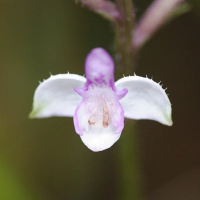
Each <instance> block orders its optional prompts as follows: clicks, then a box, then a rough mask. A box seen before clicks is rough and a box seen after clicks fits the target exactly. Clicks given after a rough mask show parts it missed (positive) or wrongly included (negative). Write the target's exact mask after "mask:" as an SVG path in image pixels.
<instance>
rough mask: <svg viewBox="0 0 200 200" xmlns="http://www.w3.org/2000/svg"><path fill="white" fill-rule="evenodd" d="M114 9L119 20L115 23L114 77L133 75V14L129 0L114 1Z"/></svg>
mask: <svg viewBox="0 0 200 200" xmlns="http://www.w3.org/2000/svg"><path fill="white" fill-rule="evenodd" d="M116 7H117V9H118V11H119V13H120V16H121V19H118V20H117V23H116V35H115V60H116V68H117V70H116V71H117V73H116V77H117V78H121V76H122V73H123V74H124V75H130V74H133V71H134V68H133V59H134V52H133V48H132V44H131V43H132V32H133V28H134V21H135V14H134V8H133V4H132V1H131V0H116Z"/></svg>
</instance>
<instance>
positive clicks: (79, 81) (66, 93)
mask: <svg viewBox="0 0 200 200" xmlns="http://www.w3.org/2000/svg"><path fill="white" fill-rule="evenodd" d="M85 82H86V79H85V78H84V77H82V76H79V75H76V74H59V75H55V76H51V77H50V78H48V79H47V80H45V81H43V82H42V83H40V85H39V86H38V87H37V89H36V91H35V94H34V98H33V110H32V112H31V113H30V115H29V116H30V117H31V118H34V117H37V118H42V117H51V116H73V115H74V112H75V110H76V108H77V106H78V105H79V104H80V102H81V99H82V97H80V96H79V95H78V94H77V93H76V92H75V91H74V88H75V87H83V86H84V83H85Z"/></svg>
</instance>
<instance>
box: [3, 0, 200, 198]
mask: <svg viewBox="0 0 200 200" xmlns="http://www.w3.org/2000/svg"><path fill="white" fill-rule="evenodd" d="M145 2H146V3H145V4H143V2H142V1H139V0H137V1H136V2H135V5H136V10H137V13H138V15H139V16H140V15H141V13H142V12H143V10H144V8H146V7H147V6H148V5H149V4H150V1H145ZM196 5H199V1H196ZM197 7H198V6H196V7H195V11H196V12H195V13H196V14H194V11H193V10H192V11H191V12H189V13H187V14H184V15H182V16H181V17H179V18H176V19H175V20H174V21H172V22H171V23H170V24H168V25H167V26H165V27H163V28H162V30H161V31H159V32H158V33H157V34H156V35H155V36H154V37H153V38H152V40H150V41H149V42H148V43H147V44H146V46H145V47H144V49H143V50H142V51H141V54H140V55H139V58H138V59H139V60H138V62H137V63H138V66H137V69H136V74H138V75H141V76H146V74H147V75H148V76H149V77H151V76H153V78H154V80H155V81H158V82H159V81H161V80H162V82H163V84H164V87H168V88H169V89H168V90H167V93H169V95H170V96H169V97H170V100H171V102H172V105H173V121H174V125H173V127H172V128H168V127H164V126H161V125H160V124H157V123H156V122H148V121H147V122H143V121H141V122H140V123H139V134H138V137H139V142H140V143H139V146H140V150H141V154H140V156H141V157H140V160H141V163H142V164H143V165H142V166H143V172H144V175H143V177H144V186H145V191H146V193H145V194H146V196H148V197H149V198H150V197H151V198H152V199H153V200H155V199H156V198H155V196H153V192H155V191H159V186H160V185H163V188H164V186H165V183H166V182H168V183H170V182H171V181H172V180H173V179H174V178H175V177H177V176H181V175H182V174H183V173H185V172H187V171H190V170H192V169H193V168H198V167H199V166H200V161H199V151H200V149H199V142H200V136H199V128H200V127H199V123H198V119H199V113H200V106H199V86H200V85H199V84H200V83H199V69H200V68H199V65H200V61H199V49H200V37H199V35H200V22H199V20H200V19H199V16H198V13H199V11H198V12H197ZM112 35H113V30H112V26H111V25H110V24H109V23H108V22H107V21H106V20H104V19H101V18H100V16H98V15H95V14H93V13H92V12H90V11H88V10H87V9H84V8H82V7H80V6H78V5H76V4H75V3H73V1H67V0H58V1H48V0H40V1H39V0H34V1H33V0H32V1H24V0H16V1H14V0H8V1H6V0H1V1H0V72H1V73H0V91H1V92H0V155H2V156H1V157H0V163H2V164H0V175H1V176H2V178H1V179H0V186H1V188H0V199H2V200H4V199H5V200H13V199H20V200H22V199H27V200H29V199H30V200H32V199H37V200H38V199H40V198H41V200H46V199H48V200H63V199H75V200H76V199H78V200H79V199H81V200H88V199H96V200H101V199H104V200H110V199H117V194H118V191H120V188H119V187H118V185H119V184H118V182H117V181H118V180H119V179H118V178H119V174H120V167H119V164H120V163H118V161H117V156H118V155H119V150H118V147H119V146H120V145H123V144H122V142H123V139H122V140H119V142H118V143H117V144H116V145H114V146H113V147H112V148H111V149H108V150H107V151H104V152H100V153H93V152H91V151H89V150H88V149H87V148H86V147H85V146H84V145H83V144H82V142H81V140H80V139H79V136H78V135H77V134H76V133H75V131H74V127H73V120H72V119H71V118H50V119H41V120H30V119H28V113H29V112H30V111H31V103H32V98H33V93H34V91H35V88H36V87H37V85H38V81H39V80H40V81H41V80H43V78H48V77H49V72H51V73H52V74H59V73H67V72H68V71H69V72H70V73H76V74H80V75H83V74H84V68H83V66H84V60H85V56H86V55H87V54H88V52H89V51H90V50H91V49H92V48H94V47H98V46H101V47H103V48H105V49H107V50H108V51H109V52H112V50H113V44H112V42H113V38H112ZM122 76H123V75H122ZM132 132H133V130H130V134H132ZM124 137H129V136H128V135H123V133H122V138H124ZM7 166H8V167H7ZM126 176H128V172H127V174H126ZM188 179H189V178H188ZM6 181H7V182H6ZM182 182H183V181H182ZM187 183H189V182H187V181H186V184H185V185H186V186H185V187H182V189H180V190H177V191H175V192H176V194H178V193H181V192H183V191H184V192H186V193H187V191H188V193H187V195H189V190H187V188H189V187H187ZM195 184H196V185H197V184H198V183H197V182H195ZM8 189H10V191H11V190H12V191H13V192H12V193H11V192H10V193H9V192H8ZM165 191H166V190H165V188H164V189H163V190H162V195H164V197H165V198H167V195H168V194H169V193H168V192H166V193H165ZM195 194H196V195H195ZM195 194H194V196H195V197H198V196H197V193H195ZM3 195H4V196H3ZM12 195H14V196H15V197H16V198H14V197H13V196H12ZM185 196H186V195H185ZM1 197H2V198H1ZM164 197H161V196H159V197H158V198H157V199H164ZM169 199H170V198H169ZM176 199H177V200H179V199H178V198H176ZM189 199H191V200H195V198H193V199H192V198H189ZM180 200H183V199H181V198H180Z"/></svg>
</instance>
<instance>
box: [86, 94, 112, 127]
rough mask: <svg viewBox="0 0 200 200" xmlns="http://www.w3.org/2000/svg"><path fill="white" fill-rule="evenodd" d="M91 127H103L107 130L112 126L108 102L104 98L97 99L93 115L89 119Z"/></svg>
mask: <svg viewBox="0 0 200 200" xmlns="http://www.w3.org/2000/svg"><path fill="white" fill-rule="evenodd" d="M88 124H89V125H90V126H103V127H104V128H107V127H108V126H109V124H110V114H109V110H108V106H107V104H106V101H105V99H104V98H102V97H97V99H96V101H95V105H94V109H93V110H92V114H91V116H90V117H89V119H88Z"/></svg>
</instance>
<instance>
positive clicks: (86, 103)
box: [30, 48, 172, 151]
mask: <svg viewBox="0 0 200 200" xmlns="http://www.w3.org/2000/svg"><path fill="white" fill-rule="evenodd" d="M85 74H86V78H85V77H83V76H79V75H76V74H69V73H68V74H59V75H55V76H51V77H50V78H48V79H47V80H45V81H43V82H42V83H40V85H39V86H38V88H37V89H36V91H35V94H34V100H33V111H32V112H31V113H30V117H31V118H43V117H51V116H68V117H72V116H73V117H74V126H75V130H76V133H77V134H79V135H80V138H81V140H82V141H83V143H84V144H85V145H86V146H87V147H88V148H89V149H91V150H92V151H102V150H105V149H107V148H109V147H111V146H112V145H113V144H114V143H115V142H116V141H117V140H118V139H119V138H120V135H121V132H122V130H123V128H124V117H126V118H130V119H151V120H155V121H158V122H160V123H162V124H165V125H168V126H171V125H172V120H171V104H170V101H169V99H168V96H167V95H166V93H165V90H164V89H163V88H162V87H161V86H160V85H159V84H158V83H155V82H154V81H153V80H151V79H148V78H143V77H139V76H136V75H134V76H129V77H124V78H121V79H119V80H118V81H117V82H114V63H113V60H112V58H111V56H110V55H109V54H108V53H107V52H106V51H105V50H104V49H102V48H95V49H93V50H92V51H91V52H90V53H89V54H88V56H87V58H86V62H85Z"/></svg>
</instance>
